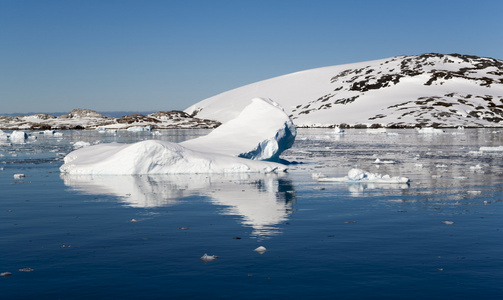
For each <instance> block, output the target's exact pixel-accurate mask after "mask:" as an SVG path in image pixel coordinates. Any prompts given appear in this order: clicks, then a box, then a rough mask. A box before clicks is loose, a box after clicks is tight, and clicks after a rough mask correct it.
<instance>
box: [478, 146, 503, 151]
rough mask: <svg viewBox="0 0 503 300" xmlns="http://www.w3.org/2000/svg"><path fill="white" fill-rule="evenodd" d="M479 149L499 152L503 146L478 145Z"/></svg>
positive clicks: (502, 149)
mask: <svg viewBox="0 0 503 300" xmlns="http://www.w3.org/2000/svg"><path fill="white" fill-rule="evenodd" d="M479 151H482V152H500V151H503V146H498V147H480V149H479Z"/></svg>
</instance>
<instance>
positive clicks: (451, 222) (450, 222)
mask: <svg viewBox="0 0 503 300" xmlns="http://www.w3.org/2000/svg"><path fill="white" fill-rule="evenodd" d="M442 223H444V224H445V225H452V224H454V222H453V221H442Z"/></svg>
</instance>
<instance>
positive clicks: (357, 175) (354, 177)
mask: <svg viewBox="0 0 503 300" xmlns="http://www.w3.org/2000/svg"><path fill="white" fill-rule="evenodd" d="M317 179H318V181H321V182H348V183H392V184H396V183H408V182H409V181H410V180H409V179H408V178H406V177H398V176H397V177H391V176H390V175H381V174H376V173H370V172H367V171H363V170H361V169H356V168H355V169H351V170H349V172H348V175H347V176H345V177H323V176H321V177H319V178H317Z"/></svg>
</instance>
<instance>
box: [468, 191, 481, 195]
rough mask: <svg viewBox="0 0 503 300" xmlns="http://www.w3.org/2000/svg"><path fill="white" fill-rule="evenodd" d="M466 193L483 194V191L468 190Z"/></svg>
mask: <svg viewBox="0 0 503 300" xmlns="http://www.w3.org/2000/svg"><path fill="white" fill-rule="evenodd" d="M466 193H467V194H470V195H480V194H482V191H466Z"/></svg>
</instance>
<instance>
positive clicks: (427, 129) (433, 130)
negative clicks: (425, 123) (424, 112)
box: [417, 127, 444, 134]
mask: <svg viewBox="0 0 503 300" xmlns="http://www.w3.org/2000/svg"><path fill="white" fill-rule="evenodd" d="M417 132H418V133H422V134H441V133H444V131H443V130H442V129H437V128H432V127H425V128H420V129H417Z"/></svg>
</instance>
